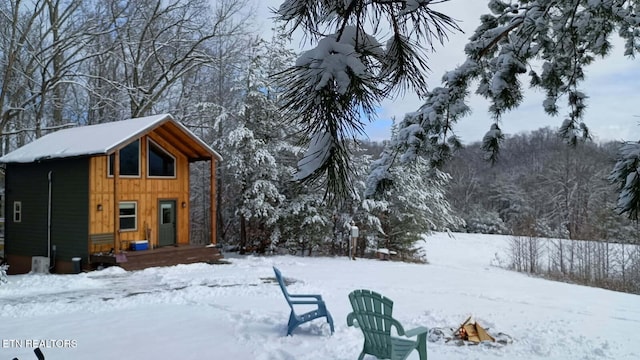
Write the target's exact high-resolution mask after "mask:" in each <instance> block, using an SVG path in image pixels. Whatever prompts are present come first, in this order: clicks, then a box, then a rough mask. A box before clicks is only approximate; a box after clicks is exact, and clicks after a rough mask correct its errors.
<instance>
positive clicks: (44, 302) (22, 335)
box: [0, 233, 640, 360]
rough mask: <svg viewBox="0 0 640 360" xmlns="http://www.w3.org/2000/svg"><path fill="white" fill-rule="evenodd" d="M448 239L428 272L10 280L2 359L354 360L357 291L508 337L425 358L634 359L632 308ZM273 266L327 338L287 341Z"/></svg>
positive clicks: (490, 246)
mask: <svg viewBox="0 0 640 360" xmlns="http://www.w3.org/2000/svg"><path fill="white" fill-rule="evenodd" d="M454 236H455V237H454V238H449V237H448V236H447V235H446V234H440V233H439V234H435V235H433V236H431V237H429V239H428V242H427V244H426V245H425V246H426V250H427V256H428V258H429V261H430V264H427V265H421V264H406V263H398V262H383V261H378V260H363V259H358V260H357V261H349V260H347V258H346V257H342V258H306V257H305V258H302V257H292V256H272V257H246V258H232V259H230V261H231V264H229V265H205V264H194V265H181V266H176V267H168V268H152V269H147V270H144V271H137V272H125V271H123V270H121V269H119V268H110V269H107V270H104V271H101V272H92V273H84V274H79V275H16V276H10V277H9V282H8V283H7V284H2V285H1V286H0V341H1V342H0V359H12V358H14V357H18V358H19V359H20V360H25V359H35V355H34V354H33V351H32V350H33V348H32V347H29V346H28V345H29V344H32V343H33V342H34V341H44V342H43V343H42V344H43V345H44V346H42V347H41V348H42V350H43V353H44V355H45V356H46V359H47V360H53V359H60V360H62V359H64V360H73V359H94V360H99V359H136V360H145V359H154V360H155V359H198V360H201V359H235V360H242V359H247V360H248V359H259V360H289V359H318V360H320V359H322V360H327V359H356V358H357V357H358V354H359V352H360V350H361V346H362V342H363V338H362V334H361V333H360V331H359V330H358V329H354V328H350V327H347V325H346V320H345V319H346V316H347V314H348V313H349V312H350V310H351V309H350V305H349V302H348V299H347V295H348V294H349V292H351V291H352V290H354V289H358V288H366V289H371V290H374V291H377V292H380V293H382V294H383V295H385V296H388V297H389V298H391V299H392V300H394V302H395V305H394V314H395V317H396V318H397V319H398V320H400V321H401V322H402V323H403V325H404V326H405V327H406V328H413V327H415V326H419V325H424V326H427V327H456V326H457V325H459V324H460V323H461V322H462V321H464V320H465V319H466V318H467V316H469V315H473V316H474V317H475V319H476V320H478V322H479V323H480V324H482V325H483V326H484V327H486V328H488V329H489V333H496V332H504V333H507V334H509V335H511V336H512V337H513V339H514V342H513V343H512V344H509V345H506V346H503V347H498V348H490V347H486V346H455V345H452V344H444V343H440V342H438V343H429V344H428V353H429V359H430V360H437V359H448V360H449V359H453V360H455V359H460V360H463V359H464V360H470V359H518V360H526V359H563V360H564V359H638V358H640V347H639V346H638V340H639V339H640V335H639V334H638V328H640V296H637V295H630V294H623V293H617V292H612V291H607V290H602V289H597V288H589V287H584V286H576V285H570V284H565V283H559V282H552V281H547V280H543V279H538V278H532V277H528V276H526V275H523V274H519V273H514V272H510V271H506V270H503V269H501V268H498V267H494V266H491V263H492V262H494V261H495V258H496V254H498V257H502V258H504V257H505V256H506V255H505V250H506V248H507V241H508V237H500V236H489V235H475V234H454ZM274 265H275V266H277V267H278V268H280V270H281V271H282V273H283V275H284V276H285V277H286V278H289V279H291V280H293V281H295V282H294V283H293V284H291V285H289V290H290V291H291V292H292V293H320V294H322V295H323V298H324V299H325V301H326V303H327V306H328V308H329V310H330V311H331V313H332V315H333V317H334V321H335V325H336V332H335V334H334V335H333V336H330V335H329V327H328V325H327V324H326V322H325V321H324V319H318V320H315V321H313V322H311V323H307V324H304V325H302V326H301V327H300V328H298V329H297V330H296V331H295V332H294V335H293V336H291V337H285V336H284V334H285V333H286V322H287V318H288V315H289V309H288V307H287V304H286V302H285V300H284V298H283V296H282V293H281V292H280V289H279V288H278V286H277V284H276V283H274V282H273V281H272V280H273V276H274V275H273V271H272V266H274ZM20 345H22V346H20ZM417 358H418V354H417V352H414V353H412V355H411V356H410V359H417ZM365 359H374V358H373V357H365Z"/></svg>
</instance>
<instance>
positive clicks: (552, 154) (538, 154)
mask: <svg viewBox="0 0 640 360" xmlns="http://www.w3.org/2000/svg"><path fill="white" fill-rule="evenodd" d="M620 147H621V144H620V143H619V142H605V143H596V142H584V143H578V144H576V146H575V147H571V146H567V145H566V144H565V143H564V142H563V141H562V139H561V138H560V137H559V136H558V134H557V130H556V129H551V128H542V129H539V130H536V131H533V132H530V133H521V134H516V135H513V136H508V137H506V138H505V140H504V148H503V150H504V151H502V152H501V155H500V158H499V159H498V160H497V162H495V163H494V164H491V163H490V162H487V161H483V159H484V158H485V157H486V153H484V152H483V151H482V144H481V143H474V144H470V145H468V146H466V147H465V148H464V149H461V150H460V151H459V152H457V153H456V154H455V156H454V157H453V159H452V161H451V162H449V163H448V164H447V165H446V167H445V169H446V171H447V172H449V173H450V174H451V177H452V181H451V183H450V185H449V190H448V193H447V194H448V199H449V200H450V201H451V205H452V207H453V209H454V211H455V213H456V214H457V215H459V216H460V217H462V218H463V219H464V220H465V223H466V225H465V230H466V231H468V232H483V233H498V234H513V235H518V236H538V237H553V238H562V239H582V240H607V241H612V242H623V243H637V242H638V231H637V223H636V222H635V221H633V220H632V219H629V217H627V216H625V215H622V214H618V213H617V212H616V208H617V196H618V192H617V188H616V185H615V183H613V182H612V181H611V180H610V175H611V173H612V170H613V169H614V165H615V164H616V161H617V158H618V156H619V150H620Z"/></svg>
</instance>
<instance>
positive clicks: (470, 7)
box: [255, 0, 640, 143]
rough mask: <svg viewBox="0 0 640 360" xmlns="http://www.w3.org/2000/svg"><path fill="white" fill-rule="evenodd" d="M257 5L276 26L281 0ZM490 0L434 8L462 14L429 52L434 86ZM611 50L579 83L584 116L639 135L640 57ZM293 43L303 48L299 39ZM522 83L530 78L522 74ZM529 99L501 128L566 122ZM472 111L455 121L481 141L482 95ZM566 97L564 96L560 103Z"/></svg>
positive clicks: (620, 133) (391, 113)
mask: <svg viewBox="0 0 640 360" xmlns="http://www.w3.org/2000/svg"><path fill="white" fill-rule="evenodd" d="M255 1H256V6H257V7H258V12H257V19H256V21H258V22H261V23H262V27H263V28H265V29H270V28H271V27H272V22H271V19H270V18H271V17H272V16H273V15H272V13H270V11H269V8H270V7H271V8H277V7H278V6H279V5H280V4H281V3H282V1H283V0H255ZM487 3H488V0H452V1H450V2H448V3H444V4H439V5H436V6H434V7H433V8H434V9H436V10H438V11H441V12H444V13H445V14H447V15H449V16H451V17H453V18H455V19H457V20H459V25H460V27H461V28H462V29H463V30H464V34H462V33H456V34H451V35H450V37H449V41H448V42H446V43H445V44H444V46H437V47H436V51H435V52H434V53H433V54H431V56H430V60H429V66H430V68H431V70H432V71H431V73H430V74H428V84H429V87H430V88H434V87H437V86H440V85H441V82H440V79H441V78H442V75H443V74H444V73H445V72H446V71H448V70H453V69H454V68H455V67H456V66H457V65H459V64H461V63H463V62H464V60H465V56H464V52H463V49H464V46H465V44H466V43H467V39H468V38H469V36H471V34H473V31H474V30H475V28H476V27H477V26H478V25H479V24H480V21H479V17H480V15H481V14H485V13H488V9H487V7H486V4H487ZM614 44H615V45H614V48H613V50H612V55H611V56H609V57H608V58H606V59H599V60H597V61H596V62H594V64H592V65H591V66H589V67H588V68H587V70H586V81H585V82H584V83H583V84H582V85H581V89H582V90H583V92H585V93H586V94H587V95H588V96H589V99H588V103H587V105H588V108H587V111H586V115H585V122H586V123H587V125H588V126H589V127H590V129H591V132H592V134H593V135H594V137H595V139H596V140H601V141H608V140H633V141H637V140H640V59H635V60H632V59H629V58H626V57H624V56H623V55H622V54H623V52H624V49H623V46H622V41H619V39H618V38H616V39H615V43H614ZM291 47H292V48H293V49H294V50H296V51H298V50H300V44H299V40H298V41H294V42H293V43H292V44H291ZM522 81H523V83H528V81H529V80H528V78H526V77H523V80H522ZM525 96H526V99H525V101H524V102H523V103H522V105H521V106H520V107H519V108H518V109H517V110H515V111H511V112H510V113H507V114H505V115H504V116H503V118H502V123H501V128H502V129H503V131H504V132H505V133H507V134H515V133H519V132H523V131H531V130H535V129H538V128H541V127H545V126H549V127H552V128H557V127H559V126H560V124H561V123H562V120H563V119H564V115H565V114H566V109H564V108H562V109H561V111H560V114H559V115H558V116H557V117H550V116H548V115H547V114H545V113H544V111H543V110H542V100H543V99H544V94H542V93H540V92H538V91H533V90H528V91H527V92H526V95H525ZM422 103H423V102H422V101H421V100H420V99H419V98H418V97H417V96H416V95H415V94H412V93H407V94H405V95H404V96H403V97H398V98H394V99H388V100H386V101H385V102H384V103H383V104H382V109H381V112H380V117H379V119H378V120H377V121H376V122H375V123H373V124H371V125H369V126H368V127H367V134H368V136H369V138H370V139H371V140H383V139H388V138H389V136H390V133H389V128H390V125H391V118H393V117H395V118H396V119H397V120H401V119H402V118H403V117H404V115H405V114H406V113H408V112H413V111H416V110H417V109H418V108H419V107H420V105H422ZM468 103H469V105H470V107H471V109H472V111H473V112H472V114H471V115H469V116H467V117H465V118H464V119H462V120H460V121H459V122H458V124H457V125H456V132H457V133H458V135H460V136H461V137H462V140H463V142H465V143H469V142H473V141H479V140H480V139H481V138H482V137H483V136H484V134H485V132H487V130H489V126H490V125H491V122H492V120H491V117H490V115H489V114H488V112H487V109H488V107H489V102H488V101H486V100H484V99H483V98H481V97H479V96H473V97H471V98H470V99H469V102H468ZM564 103H566V99H561V100H560V101H559V104H560V105H562V104H564Z"/></svg>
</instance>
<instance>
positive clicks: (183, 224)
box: [0, 114, 221, 274]
mask: <svg viewBox="0 0 640 360" xmlns="http://www.w3.org/2000/svg"><path fill="white" fill-rule="evenodd" d="M220 160H221V157H220V155H218V154H217V153H216V152H215V151H214V150H212V149H211V148H210V147H209V146H208V145H207V144H206V143H204V142H203V141H202V140H200V139H199V138H198V137H197V136H195V135H194V134H193V133H192V132H191V131H190V130H188V129H187V128H186V127H185V126H184V125H182V124H180V123H179V122H178V121H176V120H175V119H174V118H173V117H172V116H171V115H168V114H164V115H156V116H149V117H143V118H136V119H129V120H123V121H116V122H112V123H104V124H99V125H91V126H81V127H75V128H69V129H64V130H59V131H56V132H54V133H51V134H48V135H46V136H43V137H41V138H39V139H37V140H35V141H33V142H31V143H29V144H27V145H25V146H23V147H21V148H19V149H17V150H15V151H13V152H11V153H9V154H7V155H5V156H3V157H1V158H0V163H2V164H4V167H5V211H6V212H5V213H6V216H5V249H4V250H5V258H6V259H7V261H8V263H9V266H10V267H9V271H10V273H13V274H16V273H26V272H29V271H32V269H33V270H37V269H34V267H39V268H41V269H40V270H43V268H44V271H46V268H48V269H49V270H51V271H52V272H58V273H70V272H77V271H79V267H82V268H83V269H89V268H92V267H93V268H94V267H96V266H97V265H112V264H117V265H120V266H122V267H123V268H125V269H131V270H133V269H139V268H144V267H149V266H158V265H169V264H175V263H188V262H196V261H213V260H215V259H217V258H218V257H220V255H219V252H218V251H217V248H216V247H215V246H212V245H215V244H216V214H215V209H216V206H215V200H216V182H215V174H216V165H217V163H218V161H220ZM196 161H208V162H209V164H210V167H211V177H210V187H211V189H210V190H211V191H210V198H209V199H208V201H210V205H211V206H210V209H211V211H210V214H207V215H206V216H210V222H209V223H210V224H211V229H210V241H208V242H209V243H210V244H207V245H206V246H205V245H202V244H201V245H194V244H191V242H190V239H189V235H190V204H189V193H190V186H189V184H190V182H189V164H190V163H192V162H196Z"/></svg>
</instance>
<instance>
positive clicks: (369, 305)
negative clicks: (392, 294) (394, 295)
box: [347, 290, 428, 360]
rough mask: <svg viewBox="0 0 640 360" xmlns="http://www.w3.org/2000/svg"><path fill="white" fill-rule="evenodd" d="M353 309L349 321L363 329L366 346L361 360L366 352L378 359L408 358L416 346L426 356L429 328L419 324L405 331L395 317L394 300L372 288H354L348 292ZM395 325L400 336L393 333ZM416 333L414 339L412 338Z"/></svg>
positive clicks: (421, 355) (348, 323) (422, 359)
mask: <svg viewBox="0 0 640 360" xmlns="http://www.w3.org/2000/svg"><path fill="white" fill-rule="evenodd" d="M349 301H350V302H351V307H352V308H353V312H352V313H350V314H349V315H348V316H347V325H349V326H355V327H358V328H360V330H362V334H363V335H364V346H363V348H362V352H361V353H360V357H358V360H362V358H364V355H365V354H369V355H373V356H375V357H377V358H378V359H391V360H405V359H406V358H407V357H409V354H410V353H411V352H412V351H413V350H414V349H415V350H418V354H419V355H420V360H427V331H428V329H427V328H426V327H423V326H420V327H417V328H415V329H412V330H408V331H405V330H404V328H403V327H402V324H400V322H398V320H396V319H394V318H393V317H392V312H393V301H391V299H389V298H386V297H384V296H382V295H380V294H378V293H376V292H373V291H370V290H355V291H353V292H352V293H351V294H349ZM391 327H395V328H396V331H397V333H398V336H392V335H391ZM414 336H416V338H415V339H410V338H412V337H414Z"/></svg>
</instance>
